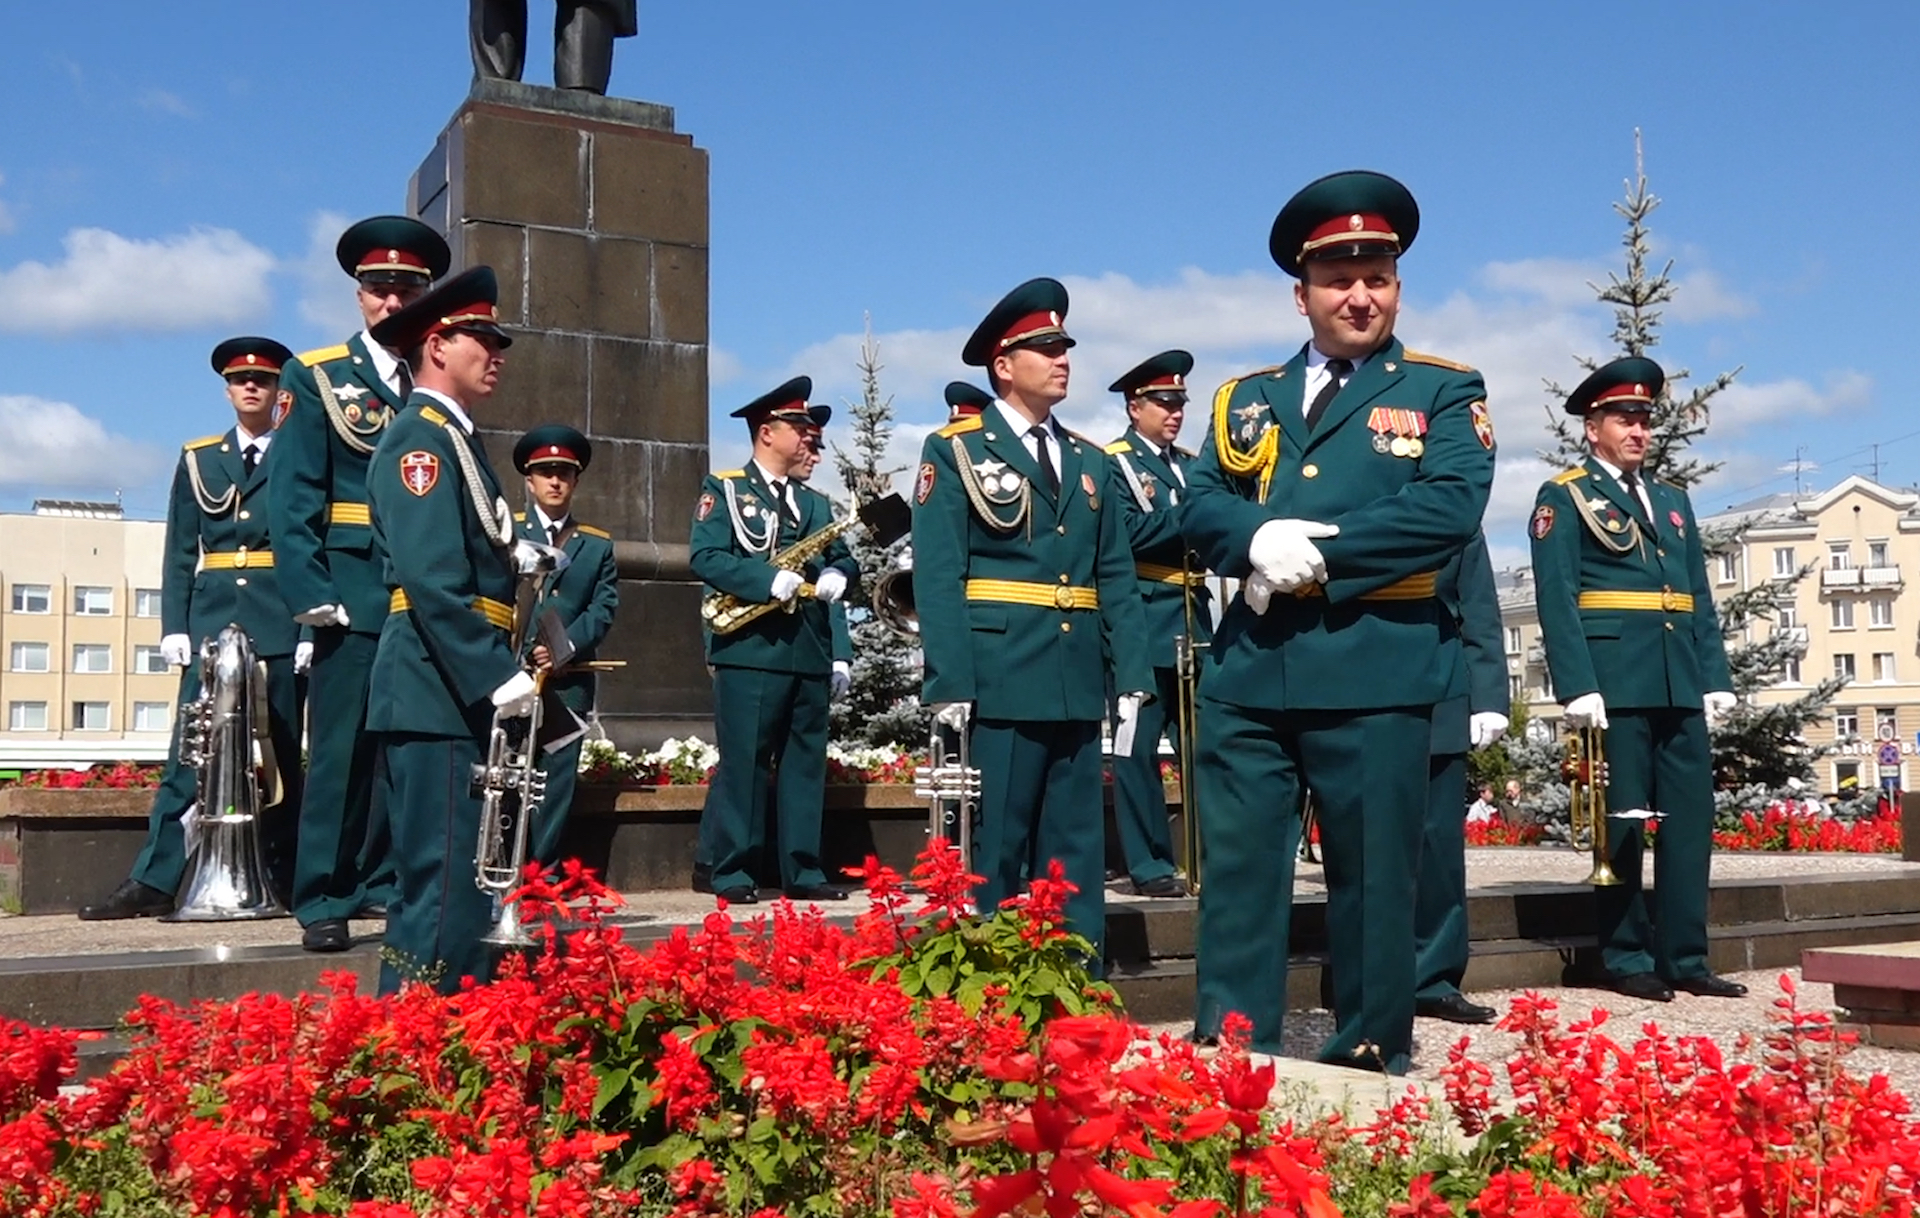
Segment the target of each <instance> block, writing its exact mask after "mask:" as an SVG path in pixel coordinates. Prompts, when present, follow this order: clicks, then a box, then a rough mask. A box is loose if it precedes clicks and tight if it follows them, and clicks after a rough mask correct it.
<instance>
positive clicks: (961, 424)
mask: <svg viewBox="0 0 1920 1218" xmlns="http://www.w3.org/2000/svg"><path fill="white" fill-rule="evenodd" d="M985 426H986V424H985V423H983V422H981V421H980V416H979V415H977V414H976V415H969V416H967V417H966V418H964V419H955V420H954V421H953V422H951V423H949V424H947V425H946V426H945V427H942V428H941V429H940V430H939V431H936V432H934V433H933V434H934V435H936V436H939V437H940V438H941V439H943V440H944V439H946V438H948V437H949V436H958V435H963V434H965V433H966V432H969V431H979V430H980V429H981V428H982V427H985Z"/></svg>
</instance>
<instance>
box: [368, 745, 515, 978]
mask: <svg viewBox="0 0 1920 1218" xmlns="http://www.w3.org/2000/svg"><path fill="white" fill-rule="evenodd" d="M378 743H379V746H380V748H381V751H382V752H383V754H384V755H385V765H384V770H385V785H386V788H387V791H386V797H387V807H389V808H391V809H393V818H392V826H393V862H394V871H395V879H396V880H397V881H398V883H397V886H396V891H395V893H394V895H393V898H392V899H391V900H389V901H388V903H387V937H386V950H385V951H384V952H383V953H382V955H383V956H385V957H386V959H385V960H384V961H383V963H382V964H381V965H380V992H381V993H382V994H391V993H393V992H394V991H395V990H397V989H399V988H400V983H401V982H402V981H403V980H410V979H415V978H419V979H423V980H431V981H432V982H433V983H434V985H435V986H436V987H437V988H438V989H439V990H440V992H441V993H443V994H451V993H453V992H454V991H456V990H458V989H459V988H460V979H461V978H462V977H472V978H473V979H474V980H475V981H480V982H485V981H488V980H490V979H491V978H492V976H493V965H494V958H495V954H496V953H495V949H494V948H493V947H491V946H489V945H488V944H485V943H482V942H481V941H480V936H482V935H484V934H486V933H487V931H488V930H489V929H491V928H492V925H493V898H492V897H491V896H489V895H488V894H487V893H484V892H482V891H480V889H479V888H478V887H477V886H476V885H475V884H474V882H473V880H474V870H473V858H474V848H475V846H476V845H477V844H478V842H479V838H480V799H479V797H478V796H476V795H474V794H473V793H472V787H471V785H470V784H471V783H472V780H473V767H474V765H475V764H476V763H478V762H480V761H483V760H484V759H485V751H484V747H483V745H482V744H481V742H480V741H479V740H478V739H467V738H448V737H445V736H421V735H414V734H412V733H408V732H386V733H382V734H381V736H380V738H379V741H378ZM396 966H398V967H396Z"/></svg>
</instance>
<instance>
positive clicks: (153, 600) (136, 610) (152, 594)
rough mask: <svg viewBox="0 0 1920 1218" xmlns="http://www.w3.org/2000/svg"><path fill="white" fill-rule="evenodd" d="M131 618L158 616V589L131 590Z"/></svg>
mask: <svg viewBox="0 0 1920 1218" xmlns="http://www.w3.org/2000/svg"><path fill="white" fill-rule="evenodd" d="M133 616H135V617H159V616H160V589H158V588H135V589H134V590H133Z"/></svg>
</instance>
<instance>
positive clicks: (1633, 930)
mask: <svg viewBox="0 0 1920 1218" xmlns="http://www.w3.org/2000/svg"><path fill="white" fill-rule="evenodd" d="M1666 379H1667V378H1666V374H1665V373H1664V372H1662V371H1661V369H1660V365H1658V364H1656V363H1654V362H1653V361H1652V360H1650V359H1645V358H1642V357H1639V356H1631V357H1628V358H1625V359H1617V360H1614V361H1613V362H1612V363H1610V364H1606V365H1604V366H1603V367H1601V368H1599V369H1597V370H1596V371H1595V372H1594V373H1593V374H1592V375H1591V376H1589V377H1587V379H1586V380H1584V381H1582V382H1581V383H1580V387H1579V388H1578V389H1575V390H1574V391H1573V393H1572V394H1570V395H1569V396H1568V398H1567V413H1568V414H1571V415H1574V416H1576V417H1584V418H1585V419H1586V432H1587V444H1588V445H1589V446H1590V447H1591V448H1592V450H1593V455H1592V456H1591V457H1589V458H1587V461H1586V463H1585V464H1584V465H1580V466H1576V467H1575V468H1573V469H1570V470H1568V471H1567V472H1566V473H1564V474H1561V475H1559V476H1558V477H1556V478H1554V479H1552V480H1551V481H1549V482H1547V483H1545V484H1543V485H1542V486H1541V487H1540V494H1539V496H1538V498H1537V499H1536V501H1535V506H1534V509H1533V523H1532V526H1531V528H1530V530H1529V531H1530V532H1531V533H1532V534H1533V572H1534V580H1535V582H1536V588H1537V593H1536V595H1537V598H1538V604H1539V606H1540V632H1541V635H1542V641H1543V642H1544V643H1545V645H1546V649H1547V671H1548V673H1549V674H1550V675H1551V676H1552V678H1553V689H1554V693H1555V694H1556V695H1557V696H1559V697H1560V698H1561V699H1562V700H1563V701H1564V703H1565V705H1566V708H1567V709H1566V724H1567V726H1569V727H1584V726H1588V725H1591V726H1593V727H1597V728H1600V729H1601V730H1602V731H1604V732H1606V742H1607V743H1606V751H1607V807H1608V810H1609V812H1610V813H1611V815H1609V816H1608V818H1607V825H1606V832H1607V853H1608V855H1609V861H1610V862H1611V863H1612V866H1613V871H1614V874H1615V875H1617V876H1619V877H1620V881H1621V882H1620V883H1619V884H1617V885H1610V886H1606V887H1601V888H1597V889H1595V891H1594V900H1595V906H1596V910H1597V921H1598V924H1599V926H1598V929H1599V938H1600V952H1601V964H1602V966H1603V968H1604V972H1603V973H1602V975H1601V977H1600V982H1601V984H1602V985H1604V986H1606V987H1607V988H1609V989H1613V990H1616V991H1618V992H1619V993H1622V994H1626V995H1628V996H1629V997H1633V998H1646V999H1652V1000H1655V1001H1659V1002H1665V1001H1667V1000H1668V999H1671V998H1672V997H1673V991H1674V990H1675V989H1680V990H1685V991H1686V992H1687V993H1689V994H1700V995H1705V996H1708V997H1713V998H1732V997H1738V996H1739V995H1741V994H1744V993H1746V992H1747V991H1746V987H1745V986H1742V985H1740V984H1739V983H1737V982H1733V981H1728V980H1726V979H1725V978H1723V977H1718V976H1715V975H1714V973H1713V971H1712V970H1711V969H1709V968H1708V967H1707V882H1708V871H1709V868H1710V857H1709V856H1710V854H1711V852H1712V849H1713V759H1712V755H1711V753H1710V752H1709V750H1708V746H1707V728H1708V727H1709V726H1710V724H1711V722H1712V721H1713V720H1717V719H1718V718H1719V717H1720V716H1721V715H1724V714H1725V713H1726V712H1727V711H1728V710H1729V709H1731V708H1732V706H1733V702H1734V697H1733V694H1731V693H1730V692H1727V691H1729V690H1731V689H1732V688H1733V678H1732V676H1731V674H1730V673H1729V672H1728V669H1727V653H1726V646H1725V644H1724V643H1723V642H1722V640H1721V637H1720V620H1719V617H1718V616H1717V615H1716V614H1715V613H1714V609H1713V598H1712V596H1711V594H1710V592H1709V589H1708V585H1707V565H1706V557H1705V554H1704V552H1703V551H1702V549H1701V545H1700V530H1699V527H1698V526H1697V525H1696V524H1695V523H1694V518H1693V505H1692V504H1691V503H1690V502H1689V501H1688V499H1687V493H1686V491H1684V490H1682V489H1681V488H1680V487H1678V486H1673V485H1671V484H1669V483H1665V482H1661V481H1659V480H1658V479H1654V478H1648V477H1646V476H1645V475H1644V474H1643V473H1642V472H1641V468H1640V467H1641V464H1642V462H1644V461H1645V460H1646V456H1647V443H1648V440H1649V437H1650V434H1651V433H1650V428H1649V423H1648V417H1649V415H1650V414H1651V412H1652V410H1653V403H1654V402H1655V400H1657V399H1658V398H1659V396H1660V394H1661V392H1662V390H1663V389H1664V388H1665V386H1666ZM1648 810H1653V811H1658V812H1660V813H1662V814H1664V816H1663V819H1662V820H1661V823H1660V832H1659V835H1658V836H1657V837H1655V838H1654V845H1653V852H1654V864H1655V866H1656V867H1657V868H1658V870H1659V872H1660V884H1659V886H1658V887H1657V888H1655V889H1654V894H1653V902H1652V904H1653V909H1652V910H1651V911H1649V910H1648V908H1647V905H1648V901H1647V897H1646V894H1645V892H1644V891H1643V890H1642V888H1641V877H1640V855H1641V851H1642V849H1643V839H1642V835H1641V825H1642V823H1643V821H1642V820H1638V819H1631V818H1623V817H1622V816H1621V813H1623V812H1639V811H1648Z"/></svg>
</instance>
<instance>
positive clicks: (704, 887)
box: [693, 863, 713, 896]
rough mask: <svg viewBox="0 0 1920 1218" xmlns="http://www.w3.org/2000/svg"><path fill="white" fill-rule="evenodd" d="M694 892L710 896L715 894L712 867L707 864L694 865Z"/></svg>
mask: <svg viewBox="0 0 1920 1218" xmlns="http://www.w3.org/2000/svg"><path fill="white" fill-rule="evenodd" d="M693 890H694V891H695V892H704V893H706V894H708V895H709V896H711V895H712V894H713V868H712V867H710V866H708V865H707V864H705V863H695V864H694V865H693Z"/></svg>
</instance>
